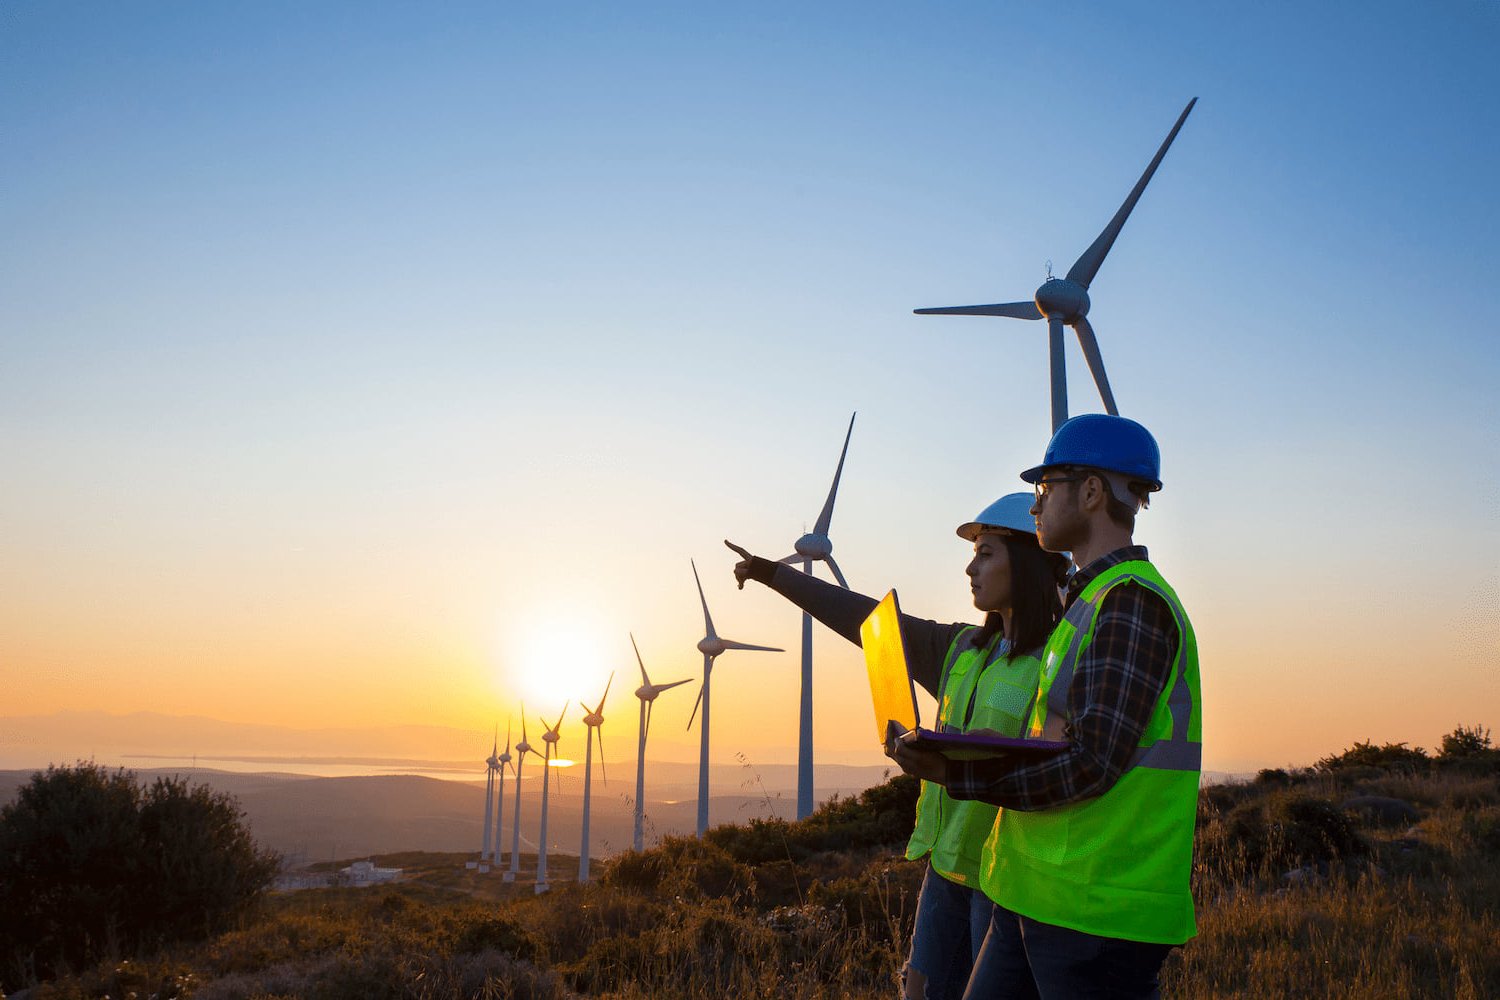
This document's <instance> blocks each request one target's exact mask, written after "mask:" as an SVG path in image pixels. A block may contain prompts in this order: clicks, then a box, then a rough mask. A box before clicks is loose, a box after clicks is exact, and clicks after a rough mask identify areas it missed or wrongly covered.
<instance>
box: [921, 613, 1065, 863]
mask: <svg viewBox="0 0 1500 1000" xmlns="http://www.w3.org/2000/svg"><path fill="white" fill-rule="evenodd" d="M977 634H978V630H977V629H974V628H972V627H971V628H968V629H965V630H964V631H962V632H960V633H959V634H958V636H956V637H955V638H954V640H953V643H952V644H951V645H950V646H949V647H948V653H947V655H946V656H945V657H944V658H943V675H942V679H941V681H940V683H939V685H938V718H937V721H936V723H935V725H936V727H937V728H939V729H941V730H944V731H950V732H965V731H975V730H981V729H983V730H989V731H991V732H997V733H1000V734H1001V735H1004V736H1018V735H1020V734H1021V732H1023V731H1024V730H1025V727H1026V719H1027V717H1028V715H1029V714H1030V706H1031V699H1032V698H1033V697H1035V694H1036V684H1037V674H1038V672H1039V671H1040V669H1041V661H1040V660H1039V659H1038V658H1037V656H1036V655H1035V654H1034V653H1033V654H1032V655H1016V656H1008V655H1007V654H1008V651H1009V645H1008V644H1007V643H1005V642H1004V641H1001V642H999V643H991V644H990V645H989V646H988V647H976V646H975V645H974V644H973V643H974V640H975V638H976V637H977ZM997 812H998V810H997V809H996V808H995V807H994V806H992V805H987V804H985V803H983V802H974V801H964V802H959V801H956V800H955V799H953V798H952V797H950V796H949V795H948V792H947V790H946V789H944V788H943V787H942V786H941V785H935V784H932V783H930V782H926V781H924V782H922V792H921V796H920V798H919V799H918V800H917V822H916V827H915V829H913V830H912V835H911V840H910V842H909V843H908V844H907V847H906V856H907V857H908V858H910V859H916V858H920V857H922V856H923V855H924V854H930V855H931V858H930V861H931V864H932V867H933V870H934V871H936V872H937V873H938V874H940V875H942V876H943V877H945V878H947V879H948V880H949V881H951V882H957V883H959V884H960V885H978V884H979V867H980V857H981V853H982V851H983V849H984V843H985V841H986V840H987V839H988V838H989V834H990V831H991V830H992V829H993V828H994V825H995V816H996V814H997Z"/></svg>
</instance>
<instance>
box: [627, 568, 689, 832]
mask: <svg viewBox="0 0 1500 1000" xmlns="http://www.w3.org/2000/svg"><path fill="white" fill-rule="evenodd" d="M693 568H694V570H695V571H696V570H697V567H696V566H695V567H693ZM630 647H631V648H632V649H634V650H635V662H637V663H639V664H640V665H641V686H640V687H638V688H636V689H635V696H636V697H637V698H639V699H640V700H641V724H640V731H641V738H640V742H639V743H638V744H637V747H636V757H635V841H634V843H633V846H634V847H635V849H636V850H637V851H639V850H641V848H642V843H643V842H642V839H641V832H642V825H643V823H644V820H645V812H644V809H645V805H644V803H645V801H646V734H647V733H649V732H650V731H651V706H652V705H654V704H655V703H656V696H657V695H659V694H661V693H662V692H663V691H669V690H671V689H672V688H674V687H676V686H677V685H679V684H686V683H687V682H688V680H692V678H691V677H689V678H688V679H687V680H681V681H673V682H672V683H670V684H652V683H651V678H650V676H649V675H647V673H646V661H645V660H642V659H641V647H639V646H637V645H636V644H635V633H634V632H632V633H631V634H630Z"/></svg>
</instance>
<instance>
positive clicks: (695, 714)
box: [687, 687, 703, 729]
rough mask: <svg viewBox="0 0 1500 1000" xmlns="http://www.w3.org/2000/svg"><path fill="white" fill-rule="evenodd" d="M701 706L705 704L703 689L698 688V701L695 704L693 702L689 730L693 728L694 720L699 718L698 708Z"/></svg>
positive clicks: (689, 717)
mask: <svg viewBox="0 0 1500 1000" xmlns="http://www.w3.org/2000/svg"><path fill="white" fill-rule="evenodd" d="M701 704H703V688H702V687H699V688H698V700H697V701H695V702H693V714H692V715H689V716H688V724H687V727H688V728H689V729H692V728H693V720H694V719H696V718H697V717H698V706H699V705H701Z"/></svg>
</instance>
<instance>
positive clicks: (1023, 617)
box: [975, 532, 1071, 656]
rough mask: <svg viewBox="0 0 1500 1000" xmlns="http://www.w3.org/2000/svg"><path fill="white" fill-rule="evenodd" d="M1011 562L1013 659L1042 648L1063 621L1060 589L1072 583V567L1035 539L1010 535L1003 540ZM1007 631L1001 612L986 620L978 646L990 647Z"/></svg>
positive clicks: (1011, 644) (1059, 555) (1009, 533)
mask: <svg viewBox="0 0 1500 1000" xmlns="http://www.w3.org/2000/svg"><path fill="white" fill-rule="evenodd" d="M1001 537H1002V538H1003V539H1004V542H1005V553H1006V555H1007V556H1008V557H1009V558H1010V594H1011V612H1010V619H1011V628H1012V629H1013V630H1014V631H1015V635H1011V636H1007V637H1006V638H1008V639H1010V655H1011V656H1016V655H1017V654H1020V653H1030V652H1032V651H1033V650H1036V649H1039V648H1041V646H1042V644H1043V643H1045V642H1046V641H1047V636H1049V635H1051V634H1052V629H1053V627H1054V626H1056V625H1057V622H1058V619H1060V618H1061V617H1062V597H1061V596H1060V595H1059V594H1058V590H1059V588H1061V587H1063V586H1065V585H1066V584H1067V582H1068V573H1069V570H1070V568H1071V567H1070V566H1069V563H1068V559H1067V557H1066V556H1063V555H1061V554H1059V553H1057V552H1047V551H1045V550H1043V548H1042V547H1041V546H1040V545H1038V544H1037V542H1036V539H1035V537H1032V538H1027V537H1026V536H1024V535H1017V534H1012V533H1011V532H1006V533H1005V534H1004V535H1002V536H1001ZM1004 631H1005V628H1004V623H1003V620H1002V619H1001V617H1000V614H999V612H991V613H990V614H989V616H988V617H986V618H985V621H984V628H983V629H982V630H981V631H980V634H979V635H978V636H976V637H975V644H976V645H988V644H989V641H990V640H991V639H993V638H994V637H995V636H996V635H998V634H1000V633H1002V632H1004Z"/></svg>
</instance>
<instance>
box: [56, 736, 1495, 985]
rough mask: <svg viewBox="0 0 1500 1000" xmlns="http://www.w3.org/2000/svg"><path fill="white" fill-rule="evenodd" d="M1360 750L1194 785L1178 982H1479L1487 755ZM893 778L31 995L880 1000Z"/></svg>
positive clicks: (899, 785) (1486, 967)
mask: <svg viewBox="0 0 1500 1000" xmlns="http://www.w3.org/2000/svg"><path fill="white" fill-rule="evenodd" d="M1471 749H1475V750H1476V752H1474V753H1457V752H1455V753H1452V754H1449V753H1446V752H1445V753H1444V754H1441V755H1437V756H1435V757H1429V756H1428V755H1426V754H1420V753H1417V752H1415V751H1412V750H1409V749H1407V748H1404V747H1399V746H1394V747H1393V746H1386V747H1375V746H1373V745H1369V744H1359V745H1356V747H1353V748H1350V750H1347V751H1345V752H1344V753H1342V754H1338V755H1335V756H1331V757H1328V758H1325V759H1324V760H1322V761H1319V762H1318V763H1317V764H1316V765H1314V766H1313V767H1309V768H1304V769H1295V770H1288V771H1265V772H1262V773H1261V774H1260V775H1259V776H1258V777H1257V778H1256V779H1255V780H1253V781H1250V782H1245V783H1241V784H1236V785H1219V786H1212V787H1209V788H1206V789H1205V791H1204V793H1203V795H1202V797H1201V801H1200V809H1199V824H1198V849H1197V857H1196V861H1195V871H1194V885H1195V897H1196V899H1197V900H1198V907H1199V926H1200V933H1199V936H1198V937H1197V938H1196V939H1194V940H1193V941H1192V942H1190V943H1189V944H1188V945H1187V946H1186V947H1185V948H1183V949H1181V950H1179V951H1176V952H1174V953H1173V955H1172V957H1171V958H1169V959H1168V963H1167V966H1166V969H1165V972H1164V976H1165V982H1164V987H1165V993H1166V995H1168V996H1175V997H1194V998H1197V997H1205V998H1216V997H1223V998H1228V997H1265V996H1297V997H1313V998H1316V997H1327V998H1335V997H1337V998H1371V1000H1373V998H1377V997H1378V998H1387V997H1433V998H1439V997H1441V998H1475V1000H1477V998H1482V997H1490V996H1500V754H1497V753H1496V752H1495V751H1494V750H1492V749H1490V748H1489V747H1488V745H1487V741H1486V744H1485V745H1484V746H1482V747H1478V748H1471ZM914 801H915V786H914V784H913V783H912V782H910V781H909V780H908V779H905V778H897V779H895V780H893V781H890V782H888V783H886V784H884V785H880V786H877V787H875V788H872V789H869V790H868V791H867V792H865V793H862V794H861V795H860V796H858V797H856V798H852V799H842V800H837V801H834V802H832V803H829V804H828V805H825V806H824V807H823V808H822V809H820V810H819V811H818V813H817V814H815V815H814V816H813V817H811V818H809V819H808V820H806V821H803V822H801V823H786V822H781V821H770V820H761V819H756V820H751V821H749V822H747V823H744V824H737V825H735V824H731V825H724V826H720V827H716V828H714V829H713V830H711V831H710V832H709V835H708V836H707V837H706V838H705V840H703V841H701V842H700V841H697V840H694V839H686V838H668V839H666V840H665V841H664V842H663V843H662V844H661V845H660V846H659V847H656V848H654V849H652V850H649V851H646V852H644V853H640V854H636V853H630V852H627V853H625V854H623V855H620V856H619V857H617V858H615V859H614V860H612V861H611V862H609V863H608V864H605V865H601V866H600V868H599V869H598V871H599V872H600V873H601V876H602V877H601V878H599V880H598V881H597V882H596V883H594V884H591V885H587V886H580V885H577V884H574V883H570V882H569V881H568V879H569V877H570V876H571V875H572V873H573V872H574V871H575V868H574V867H573V866H574V864H575V862H574V860H573V859H571V858H570V859H553V862H552V864H551V875H552V877H553V879H554V884H553V885H554V887H553V889H552V891H551V892H549V893H547V894H545V895H541V896H538V895H535V894H534V893H533V891H532V887H531V885H529V884H528V883H527V879H526V877H525V876H528V875H529V873H530V872H531V871H532V870H534V865H535V862H534V859H532V858H530V857H526V858H523V862H524V863H523V879H522V881H521V882H519V883H516V884H512V885H507V884H505V883H504V882H502V881H501V880H499V879H498V878H496V877H495V876H494V875H493V874H491V875H486V876H480V875H478V874H477V873H475V872H473V871H470V870H467V869H465V868H463V866H462V862H463V860H465V858H466V857H468V856H469V855H468V854H466V853H460V854H452V855H444V854H433V853H422V854H418V853H407V854H399V855H382V856H379V857H377V858H375V859H374V860H375V861H376V862H377V863H379V864H382V865H388V866H395V867H402V868H404V869H405V870H406V878H405V879H404V880H403V881H401V882H399V883H396V884H393V885H388V886H378V887H371V888H366V889H319V890H309V891H304V892H296V893H288V894H280V895H276V896H273V897H271V898H270V899H268V900H267V901H266V904H265V906H264V907H263V909H262V911H261V913H260V914H259V915H258V916H257V917H256V918H255V919H253V920H251V921H249V922H247V923H246V924H245V926H243V927H242V928H241V929H239V930H236V931H234V932H232V933H229V934H226V935H223V936H221V937H219V938H217V939H215V940H212V941H208V942H205V943H203V944H200V945H195V946H180V947H178V948H176V949H173V950H169V951H167V952H164V953H160V954H155V955H149V956H138V957H136V958H133V959H132V961H130V962H128V963H125V962H114V963H109V964H107V965H106V966H102V967H100V968H98V969H94V970H89V971H86V972H84V973H82V974H81V975H79V976H75V977H69V978H66V979H63V980H59V981H57V982H54V983H50V984H45V985H43V986H40V987H37V988H36V989H34V990H33V991H32V993H31V994H30V996H29V997H28V1000H78V998H83V997H90V998H95V997H102V996H104V995H108V996H110V997H124V996H128V995H129V994H130V993H131V992H132V991H134V992H135V994H136V995H137V997H139V998H142V1000H144V998H145V997H147V996H152V995H155V996H157V997H158V998H162V1000H165V998H168V997H183V998H186V997H192V998H195V1000H229V998H247V997H259V998H263V1000H273V998H274V1000H281V998H292V997H298V998H305V1000H343V998H351V1000H352V998H356V997H357V998H360V1000H380V998H393V1000H394V998H413V1000H417V998H440V997H529V998H564V997H577V996H591V997H611V998H619V1000H627V998H645V997H666V998H671V997H683V998H686V997H710V996H713V997H718V996H735V997H750V998H754V997H767V998H769V997H784V996H788V995H791V996H798V997H810V998H829V1000H831V998H835V997H838V998H849V1000H863V998H875V997H882V998H883V997H888V996H892V995H894V993H895V988H894V982H895V978H896V975H897V972H898V970H899V968H900V966H901V963H902V961H903V960H904V957H905V948H906V942H907V940H908V936H909V934H910V931H911V921H912V915H913V910H914V906H915V902H916V891H917V887H918V885H919V883H920V879H921V875H922V866H921V864H920V863H915V862H907V861H904V860H903V859H902V858H901V853H900V845H901V844H902V842H903V841H904V839H905V836H906V834H907V833H908V832H909V831H910V828H911V821H912V809H913V804H914Z"/></svg>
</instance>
